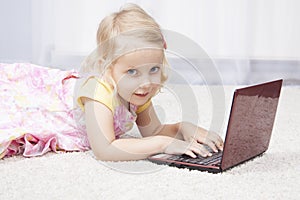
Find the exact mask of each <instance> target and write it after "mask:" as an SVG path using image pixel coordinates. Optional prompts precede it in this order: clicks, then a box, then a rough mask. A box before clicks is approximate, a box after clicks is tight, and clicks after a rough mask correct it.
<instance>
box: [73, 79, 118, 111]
mask: <svg viewBox="0 0 300 200" xmlns="http://www.w3.org/2000/svg"><path fill="white" fill-rule="evenodd" d="M82 97H87V98H89V99H92V100H95V101H98V102H100V103H102V104H104V105H105V106H107V107H108V108H109V109H110V110H113V91H112V89H111V87H110V86H109V85H108V84H106V83H104V82H103V81H101V80H99V79H97V78H96V77H90V78H89V79H87V80H86V81H85V82H84V83H83V84H82V85H81V86H80V87H79V88H78V91H77V95H76V98H77V103H78V105H79V106H80V108H81V109H82V110H84V105H83V103H82Z"/></svg>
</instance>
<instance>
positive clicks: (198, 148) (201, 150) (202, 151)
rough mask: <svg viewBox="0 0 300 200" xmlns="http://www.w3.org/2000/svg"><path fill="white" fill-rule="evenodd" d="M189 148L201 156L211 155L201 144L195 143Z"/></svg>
mask: <svg viewBox="0 0 300 200" xmlns="http://www.w3.org/2000/svg"><path fill="white" fill-rule="evenodd" d="M191 150H192V151H193V152H195V153H197V154H199V155H200V156H202V157H207V156H211V155H212V154H211V153H210V152H209V151H208V150H207V149H206V148H205V147H204V146H203V145H200V144H195V145H193V146H191Z"/></svg>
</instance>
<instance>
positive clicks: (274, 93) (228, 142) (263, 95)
mask: <svg viewBox="0 0 300 200" xmlns="http://www.w3.org/2000/svg"><path fill="white" fill-rule="evenodd" d="M281 85H282V80H279V81H274V82H269V83H265V84H260V85H256V86H252V87H247V88H242V89H238V90H236V91H235V93H234V99H233V102H232V107H231V113H230V119H229V122H228V128H227V134H226V138H225V145H224V151H223V158H222V163H221V168H222V169H223V170H225V169H227V168H229V167H232V166H234V165H236V164H238V163H241V162H243V161H246V160H249V159H251V158H253V157H255V156H257V155H259V154H261V153H263V152H265V151H266V150H267V149H268V146H269V142H270V138H271V133H272V128H273V124H274V119H275V114H276V110H277V105H278V100H279V95H280V90H281Z"/></svg>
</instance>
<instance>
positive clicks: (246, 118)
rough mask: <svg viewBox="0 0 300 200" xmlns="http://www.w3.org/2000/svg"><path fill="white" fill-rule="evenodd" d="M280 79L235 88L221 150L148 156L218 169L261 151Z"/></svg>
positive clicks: (182, 165) (268, 132)
mask: <svg viewBox="0 0 300 200" xmlns="http://www.w3.org/2000/svg"><path fill="white" fill-rule="evenodd" d="M282 82H283V80H282V79H280V80H276V81H271V82H267V83H262V84H258V85H253V86H249V87H245V88H240V89H236V90H235V92H234V95H233V100H232V105H231V110H230V116H229V120H228V125H227V132H226V136H225V141H224V148H223V151H219V152H218V153H213V155H212V156H211V157H206V158H204V157H201V156H198V157H197V158H192V157H190V156H187V155H170V154H156V155H152V156H150V157H148V160H150V161H151V162H154V163H157V164H166V165H169V166H174V167H179V168H188V169H196V170H200V171H208V172H212V173H219V172H223V171H225V170H228V169H231V168H232V167H235V166H237V165H239V164H242V163H244V162H246V161H248V160H251V159H253V158H255V157H257V156H260V155H262V154H263V153H264V152H265V151H266V150H267V149H268V147H269V143H270V139H271V134H272V129H273V124H274V120H275V115H276V110H277V105H278V100H279V96H280V91H281V87H282ZM207 148H208V147H207ZM211 152H212V151H211Z"/></svg>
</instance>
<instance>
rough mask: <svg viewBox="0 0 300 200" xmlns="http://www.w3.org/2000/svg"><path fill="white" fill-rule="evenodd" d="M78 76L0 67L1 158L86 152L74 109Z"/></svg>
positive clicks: (79, 116) (22, 65)
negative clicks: (49, 153) (19, 155)
mask: <svg viewBox="0 0 300 200" xmlns="http://www.w3.org/2000/svg"><path fill="white" fill-rule="evenodd" d="M77 75H78V74H77V72H76V71H75V70H70V71H62V70H59V69H53V68H47V67H41V66H37V65H33V64H26V63H17V64H1V63H0V97H1V98H0V108H1V109H0V158H3V157H5V156H11V155H17V154H22V155H23V156H26V157H31V156H40V155H43V154H45V153H46V152H48V151H54V152H58V151H84V150H88V149H90V145H89V142H88V139H87V135H86V131H85V125H84V122H83V117H82V116H83V113H82V111H81V110H80V109H79V108H78V107H77V106H76V105H75V104H74V103H73V102H74V100H73V93H74V88H75V83H76V76H77Z"/></svg>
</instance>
